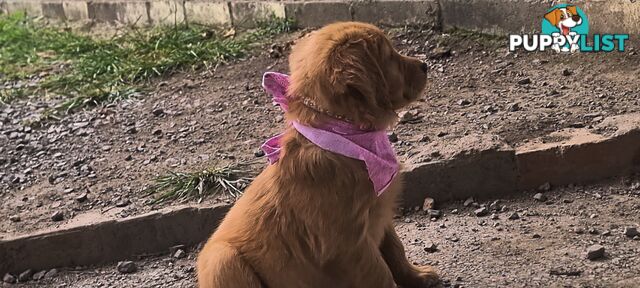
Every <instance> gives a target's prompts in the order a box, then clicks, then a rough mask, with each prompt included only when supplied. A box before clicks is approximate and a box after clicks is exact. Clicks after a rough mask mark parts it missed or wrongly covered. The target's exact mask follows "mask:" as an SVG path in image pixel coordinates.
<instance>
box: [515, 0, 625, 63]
mask: <svg viewBox="0 0 640 288" xmlns="http://www.w3.org/2000/svg"><path fill="white" fill-rule="evenodd" d="M588 34H589V20H588V18H587V15H586V14H585V13H584V12H583V11H582V10H581V9H580V8H578V7H577V6H575V5H571V4H558V5H556V6H554V7H553V8H551V9H549V10H548V11H547V13H546V14H545V15H544V17H543V19H542V33H541V34H533V35H509V51H511V52H514V51H516V49H517V48H519V47H521V48H523V49H524V50H526V51H545V50H546V49H548V48H551V49H553V50H555V51H556V52H576V51H580V52H611V51H614V50H616V49H617V50H618V51H620V52H623V51H624V50H625V41H627V40H628V39H629V34H594V35H592V36H591V37H590V36H589V35H588Z"/></svg>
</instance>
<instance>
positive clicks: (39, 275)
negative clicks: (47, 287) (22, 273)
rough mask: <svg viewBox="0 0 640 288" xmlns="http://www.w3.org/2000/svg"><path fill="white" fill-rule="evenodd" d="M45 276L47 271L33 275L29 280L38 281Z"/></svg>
mask: <svg viewBox="0 0 640 288" xmlns="http://www.w3.org/2000/svg"><path fill="white" fill-rule="evenodd" d="M45 274H47V270H42V271H40V272H37V273H34V274H33V277H31V278H33V280H36V281H38V280H40V279H42V278H44V275H45Z"/></svg>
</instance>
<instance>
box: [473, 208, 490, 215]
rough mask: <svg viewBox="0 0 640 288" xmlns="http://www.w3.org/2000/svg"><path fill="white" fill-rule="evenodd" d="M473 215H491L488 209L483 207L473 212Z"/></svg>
mask: <svg viewBox="0 0 640 288" xmlns="http://www.w3.org/2000/svg"><path fill="white" fill-rule="evenodd" d="M473 213H474V214H476V216H478V217H483V216H487V215H488V214H489V210H488V209H487V208H486V207H481V208H478V209H476V210H475V211H473Z"/></svg>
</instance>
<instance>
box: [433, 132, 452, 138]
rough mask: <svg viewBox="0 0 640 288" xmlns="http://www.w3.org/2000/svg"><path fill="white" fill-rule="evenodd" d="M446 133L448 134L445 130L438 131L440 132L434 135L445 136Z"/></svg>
mask: <svg viewBox="0 0 640 288" xmlns="http://www.w3.org/2000/svg"><path fill="white" fill-rule="evenodd" d="M447 135H449V133H447V132H445V131H440V132H438V134H437V135H436V136H438V137H440V138H442V137H444V136H447Z"/></svg>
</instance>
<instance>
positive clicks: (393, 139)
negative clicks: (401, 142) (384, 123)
mask: <svg viewBox="0 0 640 288" xmlns="http://www.w3.org/2000/svg"><path fill="white" fill-rule="evenodd" d="M387 137H388V138H389V142H391V143H395V142H398V135H396V133H395V132H389V133H387Z"/></svg>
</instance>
